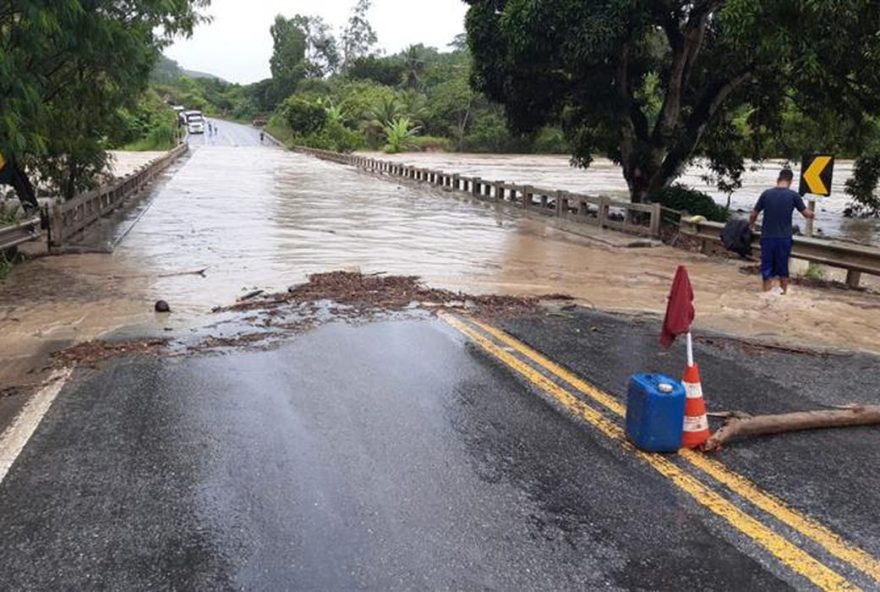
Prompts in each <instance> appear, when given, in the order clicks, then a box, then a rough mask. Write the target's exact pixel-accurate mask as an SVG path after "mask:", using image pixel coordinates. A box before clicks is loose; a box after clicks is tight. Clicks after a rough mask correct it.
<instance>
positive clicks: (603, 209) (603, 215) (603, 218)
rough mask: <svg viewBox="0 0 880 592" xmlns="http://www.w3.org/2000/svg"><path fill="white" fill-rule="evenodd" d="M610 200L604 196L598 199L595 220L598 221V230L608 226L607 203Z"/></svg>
mask: <svg viewBox="0 0 880 592" xmlns="http://www.w3.org/2000/svg"><path fill="white" fill-rule="evenodd" d="M609 201H610V200H609V199H608V198H607V197H605V196H604V195H603V196H601V197H600V198H599V214H598V216H597V219H598V220H599V228H605V227H606V225H607V224H608V209H609V205H608V202H609Z"/></svg>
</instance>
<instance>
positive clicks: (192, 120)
mask: <svg viewBox="0 0 880 592" xmlns="http://www.w3.org/2000/svg"><path fill="white" fill-rule="evenodd" d="M186 131H187V132H189V133H191V134H203V133H205V118H204V117H202V112H201V111H187V112H186Z"/></svg>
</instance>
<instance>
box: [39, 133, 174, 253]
mask: <svg viewBox="0 0 880 592" xmlns="http://www.w3.org/2000/svg"><path fill="white" fill-rule="evenodd" d="M188 149H189V147H188V146H187V145H186V144H181V145H180V146H178V147H177V148H174V149H173V150H171V151H169V152H168V154H166V155H164V156H162V157H161V158H158V159H156V160H154V161H152V162H150V163H148V164H146V165H144V166H142V167H141V168H139V169H138V170H136V171H134V172H132V173H129V174H128V175H125V176H124V177H121V178H119V179H116V180H115V181H113V182H111V183H109V184H107V185H105V186H103V187H99V188H98V189H94V190H92V191H87V192H85V193H83V194H81V195H78V196H76V197H75V198H73V199H71V200H69V201H66V202H64V203H60V204H57V205H55V206H53V207H52V210H51V213H50V218H49V248H50V249H52V248H59V247H61V246H63V245H64V243H65V242H67V241H69V240H70V239H71V237H73V236H75V235H76V234H78V233H80V232H82V231H83V230H85V229H86V228H87V227H88V226H89V225H91V224H93V223H94V222H95V221H97V220H98V219H99V218H101V217H102V216H105V215H107V214H109V213H110V212H112V211H113V210H115V209H116V208H118V207H119V206H120V205H122V203H123V202H124V201H125V200H126V199H128V198H129V197H131V196H132V195H133V194H135V193H138V192H139V191H140V190H141V189H143V187H144V186H146V185H147V184H148V183H149V182H150V181H152V180H153V179H154V178H155V177H156V176H157V175H158V174H159V173H161V172H162V171H164V170H165V169H166V168H168V166H170V165H171V163H173V162H174V161H175V160H176V159H177V158H178V157H179V156H181V155H182V154H184V153H185V152H186V151H187V150H188Z"/></svg>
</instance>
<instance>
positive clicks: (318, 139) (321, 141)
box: [294, 121, 364, 153]
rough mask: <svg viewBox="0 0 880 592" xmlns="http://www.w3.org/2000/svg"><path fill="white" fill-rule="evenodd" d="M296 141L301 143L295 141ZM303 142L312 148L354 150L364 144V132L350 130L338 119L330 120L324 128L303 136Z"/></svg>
mask: <svg viewBox="0 0 880 592" xmlns="http://www.w3.org/2000/svg"><path fill="white" fill-rule="evenodd" d="M294 143H300V142H297V141H295V142H294ZM301 143H302V144H304V145H306V146H309V147H310V148H320V149H321V150H332V151H334V152H346V153H347V152H354V151H355V150H357V149H358V148H360V147H361V146H363V145H364V136H363V134H361V133H359V132H356V131H353V130H350V129H348V128H347V127H345V126H344V125H342V123H340V122H338V121H331V122H328V123H327V125H325V126H324V128H323V129H322V130H321V131H319V132H317V133H314V134H310V135H308V136H305V137H304V138H302V142H301Z"/></svg>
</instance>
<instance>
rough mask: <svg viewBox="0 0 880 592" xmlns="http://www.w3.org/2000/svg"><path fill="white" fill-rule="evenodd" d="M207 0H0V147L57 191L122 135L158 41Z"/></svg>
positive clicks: (86, 182) (76, 183)
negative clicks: (111, 140)
mask: <svg viewBox="0 0 880 592" xmlns="http://www.w3.org/2000/svg"><path fill="white" fill-rule="evenodd" d="M207 3H208V2H207V0H124V1H120V0H89V1H88V2H86V1H85V0H57V1H52V2H46V1H40V0H0V47H2V48H3V51H0V104H2V106H3V109H2V114H0V152H2V153H4V154H6V155H8V156H9V157H11V158H13V159H14V160H15V161H16V162H17V163H20V164H22V165H23V166H27V167H28V168H30V169H31V170H32V171H35V172H37V173H38V175H39V176H40V177H41V178H43V179H44V180H46V181H48V182H50V183H51V184H52V185H53V186H54V188H55V189H56V190H58V191H59V192H61V193H62V194H63V195H65V196H71V195H73V194H74V193H76V192H77V191H79V190H81V189H84V188H86V187H89V186H90V185H91V184H92V183H93V182H94V179H95V178H96V175H97V173H99V172H100V171H101V170H102V169H103V168H104V167H105V165H106V162H107V158H106V152H105V149H106V148H107V146H108V144H109V143H110V138H111V137H112V136H114V135H116V136H119V135H125V129H126V127H127V126H128V125H129V124H130V121H129V120H128V119H127V117H126V110H132V111H133V110H136V109H137V106H136V103H137V101H138V98H139V97H140V96H141V95H142V93H143V91H144V90H145V89H146V86H147V83H148V80H149V76H150V72H151V70H152V69H153V66H154V64H155V62H156V59H157V57H158V55H159V52H160V50H161V48H162V47H163V46H164V45H165V44H166V43H167V42H168V41H169V39H170V38H171V36H173V35H176V34H188V33H190V32H191V31H192V28H193V26H194V25H195V24H196V23H197V22H199V20H200V19H201V17H200V15H199V12H198V11H199V9H200V8H201V7H203V6H205V5H207Z"/></svg>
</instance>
